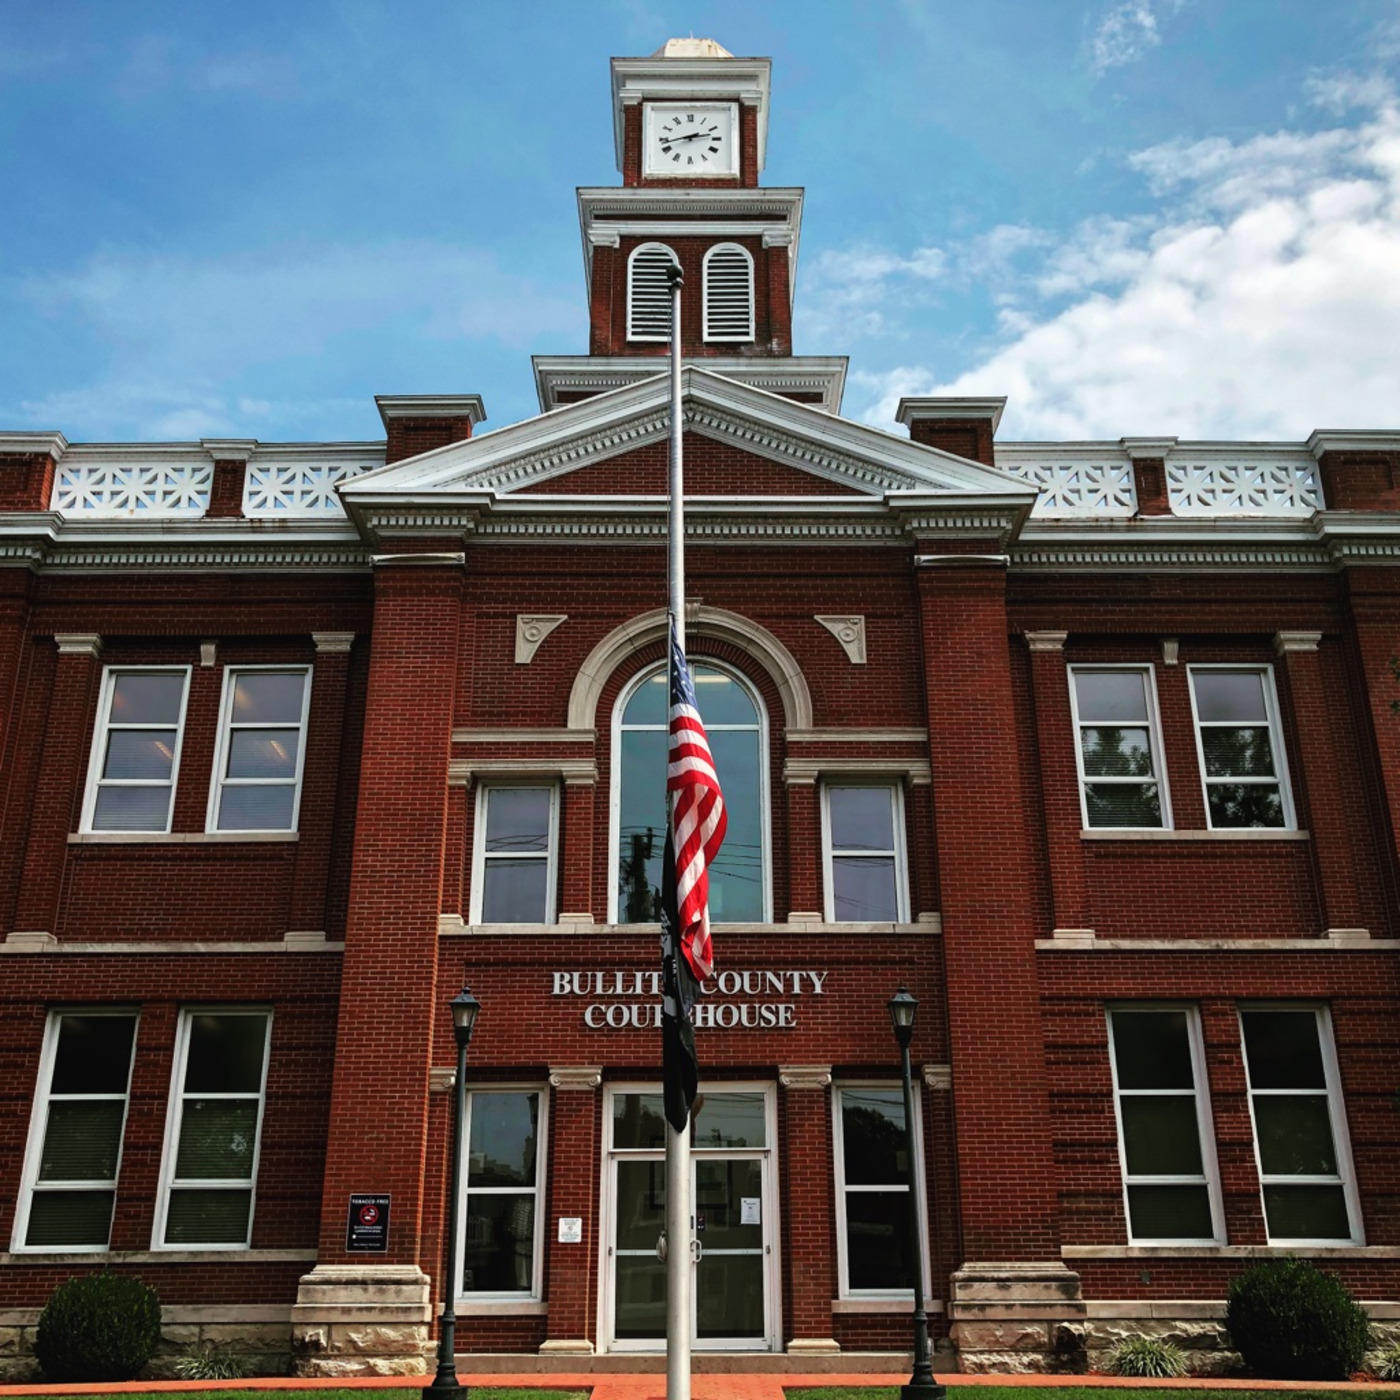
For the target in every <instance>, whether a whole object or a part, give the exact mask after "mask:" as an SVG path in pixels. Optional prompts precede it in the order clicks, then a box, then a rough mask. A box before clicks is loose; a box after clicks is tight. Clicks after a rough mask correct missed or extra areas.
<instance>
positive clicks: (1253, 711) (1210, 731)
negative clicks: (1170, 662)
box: [1188, 666, 1293, 829]
mask: <svg viewBox="0 0 1400 1400" xmlns="http://www.w3.org/2000/svg"><path fill="white" fill-rule="evenodd" d="M1188 669H1189V671H1190V675H1191V709H1192V713H1193V714H1194V715H1195V718H1196V748H1197V753H1198V755H1199V757H1200V764H1201V782H1202V784H1203V785H1204V787H1205V798H1206V816H1207V819H1208V821H1209V822H1210V825H1211V827H1212V828H1215V829H1218V828H1227V829H1228V828H1230V827H1281V828H1289V827H1292V825H1293V803H1292V799H1291V797H1290V795H1289V791H1288V774H1287V771H1286V769H1285V766H1284V759H1283V736H1282V734H1281V733H1280V730H1279V722H1278V697H1277V696H1276V694H1275V693H1274V673H1273V667H1272V666H1192V667H1190V668H1188Z"/></svg>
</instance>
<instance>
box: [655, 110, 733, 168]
mask: <svg viewBox="0 0 1400 1400" xmlns="http://www.w3.org/2000/svg"><path fill="white" fill-rule="evenodd" d="M734 124H735V123H734V107H733V105H732V104H730V103H694V102H651V103H648V104H647V107H646V122H645V131H644V134H643V142H644V147H645V153H646V161H645V169H646V173H647V174H648V175H660V176H672V177H674V178H677V179H694V178H695V177H696V176H697V175H698V176H701V177H703V176H706V175H737V174H738V173H739V161H738V151H737V143H736V142H735V140H734Z"/></svg>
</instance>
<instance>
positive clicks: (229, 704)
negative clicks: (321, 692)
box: [204, 664, 315, 836]
mask: <svg viewBox="0 0 1400 1400" xmlns="http://www.w3.org/2000/svg"><path fill="white" fill-rule="evenodd" d="M314 670H315V667H313V666H309V665H295V664H294V665H290V666H281V665H275V664H274V665H257V666H225V667H224V679H223V695H222V696H221V697H220V700H219V731H218V739H217V742H216V743H215V745H214V770H213V772H212V773H211V774H210V777H209V809H208V811H207V813H206V814H205V818H204V829H205V830H206V831H208V832H211V833H212V832H219V833H222V834H224V835H227V836H257V835H262V834H264V833H266V832H274V831H275V832H294V831H296V830H298V823H299V821H300V819H301V780H302V774H303V772H304V771H305V768H306V743H307V738H308V733H307V730H308V728H309V725H308V720H309V718H310V715H311V684H312V680H313V672H314ZM258 671H274V672H276V671H280V672H282V673H283V674H284V675H292V674H294V673H295V674H298V675H302V676H305V677H306V683H305V684H304V685H303V686H302V688H301V718H300V719H299V720H298V722H297V734H298V737H297V771H296V778H295V779H294V780H293V782H292V783H291V784H290V786H291V788H292V816H291V821H290V823H289V824H288V825H287V826H273V827H245V826H240V827H229V828H227V829H225V828H223V827H221V826H220V825H219V799H220V798H221V797H222V796H223V792H224V788H225V787H226V786H227V787H287V786H289V784H287V783H285V782H283V781H281V780H280V779H278V780H272V779H266V778H225V777H224V776H223V772H224V766H225V764H226V763H227V760H228V751H229V746H230V743H231V741H232V738H233V691H234V682H235V681H236V680H237V678H238V677H239V676H246V675H251V674H253V673H255V672H258ZM240 727H241V728H257V729H277V728H281V729H289V728H291V726H290V725H282V724H279V725H266V724H264V725H247V726H240Z"/></svg>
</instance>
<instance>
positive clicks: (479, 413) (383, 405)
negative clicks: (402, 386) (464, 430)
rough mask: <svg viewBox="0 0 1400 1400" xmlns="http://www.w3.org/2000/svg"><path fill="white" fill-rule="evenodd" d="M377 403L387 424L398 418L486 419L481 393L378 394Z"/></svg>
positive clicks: (478, 421)
mask: <svg viewBox="0 0 1400 1400" xmlns="http://www.w3.org/2000/svg"><path fill="white" fill-rule="evenodd" d="M374 402H375V406H376V407H377V408H378V409H379V416H380V418H382V419H383V420H384V426H385V427H386V428H387V427H388V426H389V423H390V421H391V420H392V419H395V418H467V419H470V421H471V422H472V424H473V425H475V424H477V423H484V422H485V421H486V407H485V405H484V404H483V403H482V401H481V395H480V394H376V395H375V396H374Z"/></svg>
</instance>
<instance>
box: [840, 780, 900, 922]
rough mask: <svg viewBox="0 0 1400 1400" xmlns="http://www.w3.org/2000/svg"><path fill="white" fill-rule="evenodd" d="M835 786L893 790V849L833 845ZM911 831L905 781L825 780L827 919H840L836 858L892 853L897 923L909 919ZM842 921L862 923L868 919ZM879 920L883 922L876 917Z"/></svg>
mask: <svg viewBox="0 0 1400 1400" xmlns="http://www.w3.org/2000/svg"><path fill="white" fill-rule="evenodd" d="M835 788H883V789H884V790H885V791H887V792H888V793H889V794H890V798H891V811H890V824H891V827H892V829H893V832H894V847H893V849H891V850H879V851H876V850H865V849H861V850H837V849H836V848H835V847H834V846H833V845H832V835H831V793H832V791H833V789H835ZM907 844H908V835H907V833H906V831H905V827H904V784H903V783H901V782H898V781H896V780H894V779H892V778H887V777H886V778H882V777H878V776H875V777H870V778H845V777H843V778H841V779H839V780H832V781H830V782H823V783H822V883H823V899H824V902H825V913H826V920H827V922H828V923H836V922H838V920H837V918H836V862H837V861H838V860H840V859H841V858H842V857H844V856H893V857H894V879H895V906H896V912H895V918H894V922H895V923H900V924H907V923H908V922H909V865H908V857H907V853H906V848H907ZM843 922H852V923H863V922H867V921H866V920H860V919H856V920H849V921H843ZM876 922H883V921H882V920H881V921H876Z"/></svg>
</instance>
